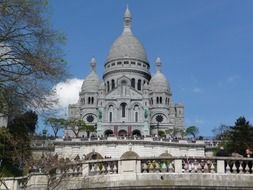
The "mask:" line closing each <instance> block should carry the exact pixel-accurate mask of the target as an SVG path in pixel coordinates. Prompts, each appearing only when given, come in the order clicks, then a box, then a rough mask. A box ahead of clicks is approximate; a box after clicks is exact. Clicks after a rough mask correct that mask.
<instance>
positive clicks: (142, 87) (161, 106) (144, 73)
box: [65, 8, 184, 136]
mask: <svg viewBox="0 0 253 190" xmlns="http://www.w3.org/2000/svg"><path fill="white" fill-rule="evenodd" d="M131 21H132V17H131V13H130V11H129V9H128V8H127V9H126V11H125V14H124V29H123V32H122V34H121V35H120V36H119V37H118V38H117V39H116V40H115V42H114V43H113V44H112V47H111V49H110V51H109V54H108V57H107V59H106V62H105V65H104V67H105V71H104V75H103V80H100V79H99V76H98V75H97V73H96V60H95V58H92V60H91V68H92V70H91V73H90V74H89V75H88V76H87V77H86V78H85V80H84V81H83V84H82V88H81V91H80V93H79V100H78V102H77V103H76V104H71V105H69V117H70V118H82V119H83V120H84V121H85V122H86V123H87V124H89V125H94V126H96V128H97V135H98V136H104V135H105V136H107V135H116V136H131V135H141V136H149V135H154V134H157V133H158V131H159V130H161V131H164V132H166V131H167V130H168V129H175V128H177V129H178V128H179V129H183V122H184V107H183V105H181V104H174V103H173V101H172V93H171V89H170V86H169V84H168V81H167V79H166V77H165V76H164V74H162V72H161V60H160V58H157V59H156V63H155V64H156V69H157V70H156V73H155V74H154V76H151V74H150V71H149V69H150V65H149V62H148V59H147V55H146V53H145V50H144V47H143V45H142V44H141V43H140V41H139V40H138V39H137V38H136V37H135V36H134V34H133V33H132V31H131ZM66 133H67V134H66ZM65 135H68V136H72V135H71V132H70V131H69V130H66V131H65Z"/></svg>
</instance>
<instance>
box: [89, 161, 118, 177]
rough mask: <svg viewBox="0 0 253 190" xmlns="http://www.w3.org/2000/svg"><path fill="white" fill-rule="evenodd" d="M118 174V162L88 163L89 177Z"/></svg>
mask: <svg viewBox="0 0 253 190" xmlns="http://www.w3.org/2000/svg"><path fill="white" fill-rule="evenodd" d="M117 173H118V161H100V162H92V163H89V175H107V174H117Z"/></svg>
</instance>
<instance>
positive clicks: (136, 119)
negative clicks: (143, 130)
mask: <svg viewBox="0 0 253 190" xmlns="http://www.w3.org/2000/svg"><path fill="white" fill-rule="evenodd" d="M135 122H138V112H135Z"/></svg>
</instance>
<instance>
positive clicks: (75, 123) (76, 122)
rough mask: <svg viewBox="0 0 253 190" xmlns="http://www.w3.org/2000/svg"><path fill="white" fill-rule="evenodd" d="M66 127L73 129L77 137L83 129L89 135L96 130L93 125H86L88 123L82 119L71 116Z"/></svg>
mask: <svg viewBox="0 0 253 190" xmlns="http://www.w3.org/2000/svg"><path fill="white" fill-rule="evenodd" d="M65 128H67V129H70V130H71V131H73V133H74V134H75V136H76V137H79V133H80V132H81V131H86V132H87V136H88V137H89V134H90V132H94V131H95V128H94V126H91V125H86V123H85V122H84V121H83V120H82V119H76V118H71V119H68V120H66V122H65Z"/></svg>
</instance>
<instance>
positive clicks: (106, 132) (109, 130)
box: [104, 129, 113, 137]
mask: <svg viewBox="0 0 253 190" xmlns="http://www.w3.org/2000/svg"><path fill="white" fill-rule="evenodd" d="M104 135H105V136H106V137H108V136H111V135H113V131H112V130H111V129H107V130H106V131H105V132H104Z"/></svg>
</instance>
